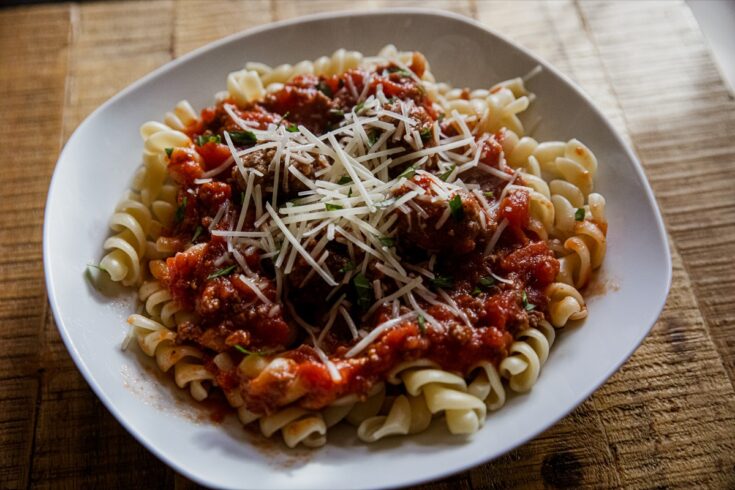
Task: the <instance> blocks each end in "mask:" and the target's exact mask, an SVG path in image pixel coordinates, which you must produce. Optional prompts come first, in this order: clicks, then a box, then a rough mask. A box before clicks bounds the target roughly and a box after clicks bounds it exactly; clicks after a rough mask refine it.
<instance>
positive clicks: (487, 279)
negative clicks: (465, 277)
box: [477, 276, 495, 288]
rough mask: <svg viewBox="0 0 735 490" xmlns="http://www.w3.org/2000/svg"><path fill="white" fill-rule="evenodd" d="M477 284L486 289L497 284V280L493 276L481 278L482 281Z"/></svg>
mask: <svg viewBox="0 0 735 490" xmlns="http://www.w3.org/2000/svg"><path fill="white" fill-rule="evenodd" d="M477 283H478V284H479V285H480V286H482V287H484V288H489V287H490V286H492V285H493V284H495V278H494V277H493V276H485V277H481V278H480V280H479V281H477Z"/></svg>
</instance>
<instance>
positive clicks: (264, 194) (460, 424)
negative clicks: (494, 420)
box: [100, 45, 607, 448]
mask: <svg viewBox="0 0 735 490" xmlns="http://www.w3.org/2000/svg"><path fill="white" fill-rule="evenodd" d="M534 73H535V72H532V73H531V74H529V76H532V75H533V74H534ZM527 78H528V77H526V78H525V79H524V78H515V79H511V80H507V81H503V82H500V83H497V84H495V85H491V86H489V87H488V88H481V89H477V90H472V91H470V90H468V89H463V88H456V87H452V86H450V85H448V84H446V83H444V82H437V81H436V79H435V77H434V76H433V75H432V74H431V69H430V66H429V63H428V61H427V60H426V58H425V57H424V56H423V55H422V54H421V53H418V52H411V51H399V50H398V49H396V48H395V47H394V46H391V45H389V46H386V47H385V48H384V49H383V50H381V51H380V53H379V54H378V55H376V56H364V55H363V54H361V53H359V52H355V51H348V50H345V49H339V50H337V51H335V52H334V53H333V54H332V55H331V56H323V57H321V58H318V59H316V60H311V61H308V60H307V61H302V62H299V63H296V64H294V65H291V64H283V65H279V66H275V67H271V66H268V65H265V64H263V63H253V62H251V63H247V64H246V65H245V67H244V68H243V69H242V70H239V71H235V72H233V73H230V74H229V75H228V76H227V77H226V90H225V91H223V92H221V93H219V94H217V95H216V97H215V104H214V105H213V106H211V107H206V108H204V109H203V110H201V111H200V112H197V110H195V109H194V107H192V106H191V104H189V103H188V102H187V101H182V102H179V103H178V104H177V105H176V106H175V107H174V109H173V110H172V111H171V112H169V113H167V114H166V115H165V117H164V122H163V123H159V122H147V123H145V124H144V125H143V126H142V127H141V129H140V134H141V136H142V138H143V142H144V150H143V164H142V166H141V167H140V169H139V170H138V172H137V173H136V175H135V177H134V179H133V185H132V189H131V190H130V191H129V192H128V193H127V194H126V195H125V196H124V198H123V200H122V201H121V202H120V204H119V205H118V206H117V207H116V209H115V212H114V214H113V216H112V218H111V220H110V228H111V229H112V231H113V233H114V234H113V235H112V236H111V237H109V238H108V239H107V240H106V241H105V243H104V244H103V248H104V249H105V251H106V255H104V257H103V258H102V260H101V261H100V267H101V268H102V269H104V270H106V271H107V272H108V273H109V275H110V278H111V279H112V280H113V281H118V282H121V283H123V284H124V285H128V286H133V285H134V286H136V287H137V288H138V299H139V301H140V305H141V306H140V308H139V310H138V311H139V312H138V313H136V314H133V315H131V316H130V317H129V319H128V322H129V324H130V327H131V330H130V338H134V339H136V340H137V344H138V346H139V347H140V349H141V350H142V351H143V353H145V354H146V355H148V356H150V357H152V358H154V359H155V361H156V363H157V365H158V367H159V368H160V369H161V370H162V371H164V372H173V378H174V381H175V382H176V384H177V385H178V386H179V387H180V388H186V389H188V390H189V392H190V393H191V395H192V397H193V398H194V399H195V400H199V401H201V400H204V399H205V398H207V397H208V396H209V394H210V393H211V392H212V390H218V391H220V392H221V393H222V394H223V395H224V398H225V399H226V400H227V402H228V403H229V405H230V406H231V407H232V409H233V410H234V411H236V412H237V415H238V417H239V419H240V421H241V422H242V423H243V424H244V425H252V426H254V427H257V428H258V429H259V430H260V432H261V433H262V434H263V435H264V436H265V437H272V436H275V435H276V433H278V434H280V436H279V437H280V438H281V439H282V440H283V442H284V443H285V444H286V446H288V447H291V448H292V447H296V446H298V445H303V446H306V447H319V446H322V445H324V444H326V442H327V433H328V431H329V429H330V428H331V427H334V426H335V425H338V424H350V425H352V426H354V427H355V432H356V435H357V437H358V438H359V439H360V440H362V441H364V442H368V443H371V442H375V441H378V440H381V439H384V438H387V437H397V436H405V435H408V434H415V433H419V432H422V431H424V430H426V429H427V428H428V427H429V425H430V424H431V423H432V420H433V419H443V421H444V424H445V425H446V427H447V430H448V431H449V432H450V433H452V434H472V433H474V432H477V431H478V430H480V429H481V428H482V426H483V425H484V423H485V420H486V417H487V416H488V412H492V411H495V410H498V409H500V408H501V407H503V405H504V404H505V402H506V398H507V396H508V393H509V392H513V393H525V392H528V391H529V390H531V389H532V387H533V386H534V384H535V383H536V382H537V380H538V378H539V376H541V372H542V368H543V366H544V364H545V363H546V362H547V360H548V358H549V355H550V352H551V348H552V345H553V343H554V339H555V336H556V331H555V329H557V328H562V327H564V326H566V325H568V324H569V322H572V321H576V320H581V319H583V318H585V317H586V316H587V314H588V310H587V305H586V303H585V299H584V296H583V295H582V293H581V291H583V290H584V288H585V287H586V286H587V285H588V284H589V282H590V281H591V279H592V277H593V275H594V272H595V270H596V269H598V268H599V267H600V266H601V264H602V262H603V260H604V256H605V253H606V234H607V219H606V217H605V199H604V198H603V196H602V195H600V194H598V193H596V192H594V179H595V176H596V174H597V170H598V164H599V163H598V161H597V158H596V157H595V155H594V154H593V153H592V151H591V150H590V149H589V148H588V147H587V146H585V145H584V144H583V143H581V142H580V141H578V140H576V139H571V140H569V141H566V142H565V141H543V142H539V141H537V140H536V139H534V138H533V137H532V136H531V135H527V134H525V132H526V131H525V128H524V124H523V121H522V119H521V115H522V113H523V112H524V111H525V110H526V109H527V108H528V107H529V105H530V104H531V103H532V102H533V100H534V95H533V94H532V93H530V92H528V90H527V89H526V86H525V82H526V80H527Z"/></svg>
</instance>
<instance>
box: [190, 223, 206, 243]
mask: <svg viewBox="0 0 735 490" xmlns="http://www.w3.org/2000/svg"><path fill="white" fill-rule="evenodd" d="M202 231H204V228H202V225H197V229H196V230H194V236H193V237H191V242H192V243H194V242H195V241H197V238H199V235H201V234H202Z"/></svg>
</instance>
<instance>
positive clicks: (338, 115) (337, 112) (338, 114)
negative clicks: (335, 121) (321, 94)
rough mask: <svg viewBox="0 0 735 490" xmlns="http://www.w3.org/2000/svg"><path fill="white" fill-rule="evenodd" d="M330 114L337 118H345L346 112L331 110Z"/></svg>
mask: <svg viewBox="0 0 735 490" xmlns="http://www.w3.org/2000/svg"><path fill="white" fill-rule="evenodd" d="M329 114H330V115H331V116H336V117H344V115H345V111H343V110H342V109H329Z"/></svg>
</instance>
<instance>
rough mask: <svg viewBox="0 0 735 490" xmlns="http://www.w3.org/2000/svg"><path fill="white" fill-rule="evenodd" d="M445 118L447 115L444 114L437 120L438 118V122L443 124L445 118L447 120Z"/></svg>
mask: <svg viewBox="0 0 735 490" xmlns="http://www.w3.org/2000/svg"><path fill="white" fill-rule="evenodd" d="M445 117H446V114H444V113H443V112H442V113H441V114H439V117H437V118H436V120H437V121H439V122H442V121H443V120H444V118H445Z"/></svg>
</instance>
